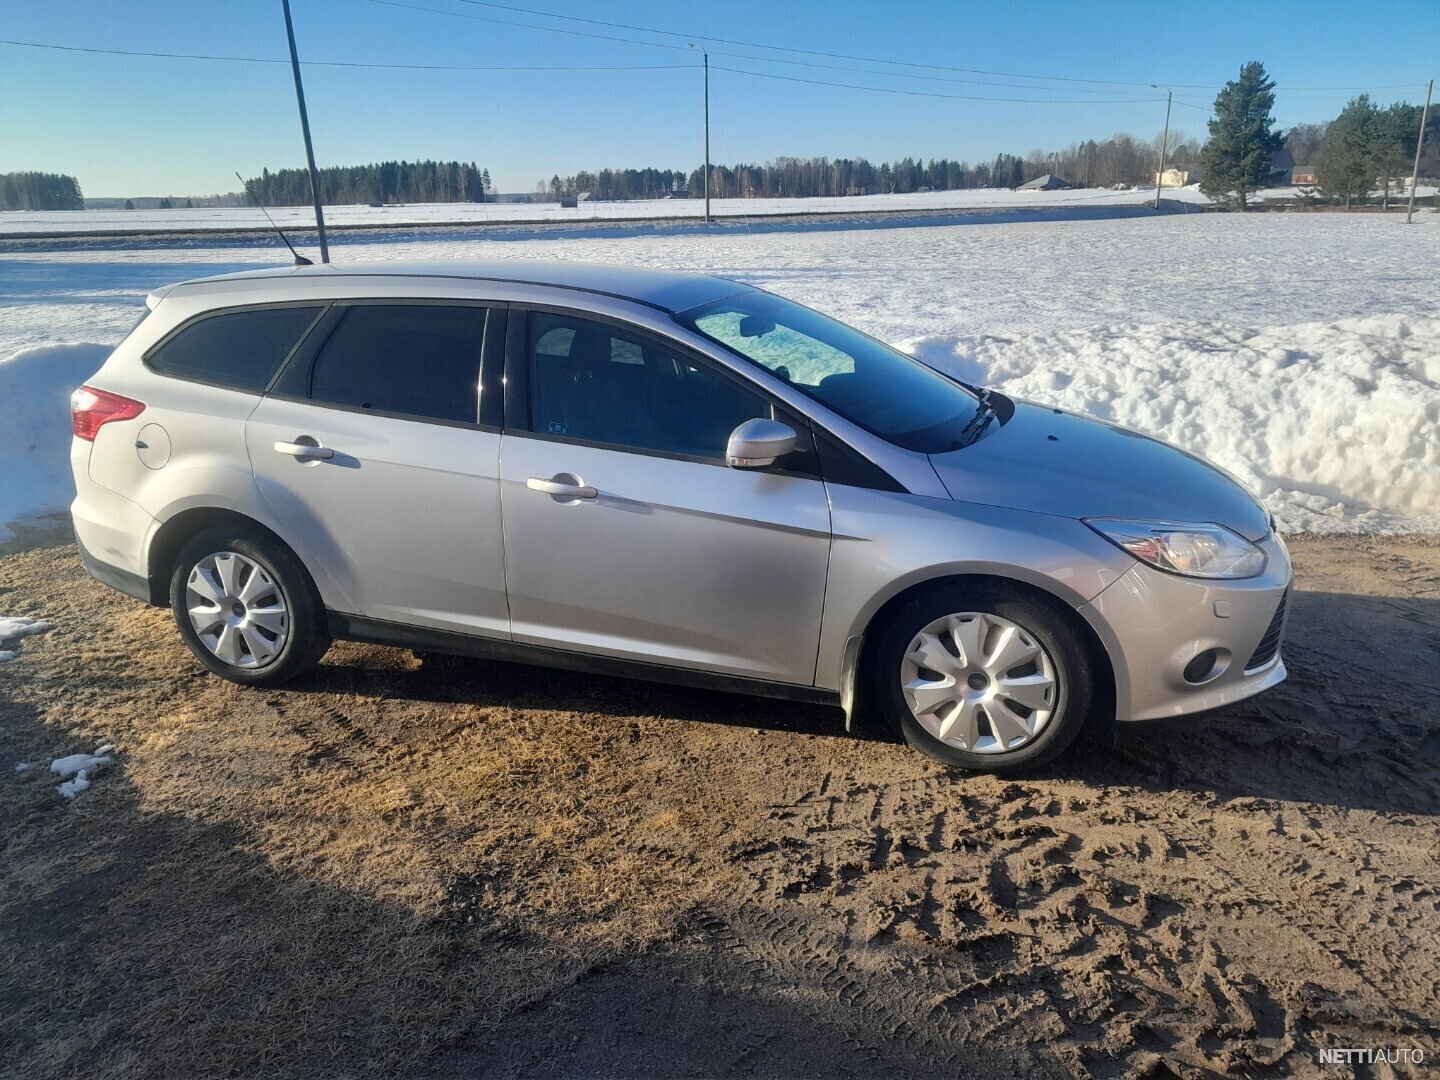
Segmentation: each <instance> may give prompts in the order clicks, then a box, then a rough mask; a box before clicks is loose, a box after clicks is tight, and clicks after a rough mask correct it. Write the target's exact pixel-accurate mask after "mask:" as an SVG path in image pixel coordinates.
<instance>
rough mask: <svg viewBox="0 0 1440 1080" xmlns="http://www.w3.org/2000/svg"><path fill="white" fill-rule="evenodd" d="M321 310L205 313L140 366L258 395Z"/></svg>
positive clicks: (317, 307) (306, 307) (305, 307)
mask: <svg viewBox="0 0 1440 1080" xmlns="http://www.w3.org/2000/svg"><path fill="white" fill-rule="evenodd" d="M324 309H325V308H324V305H323V304H316V305H313V306H312V305H303V306H296V307H278V308H254V309H250V310H247V311H228V312H221V313H219V314H215V315H208V316H205V317H204V318H201V319H200V320H198V321H196V322H192V323H190V324H189V325H187V326H184V327H181V328H180V330H178V331H177V332H176V333H174V334H172V335H171V336H170V337H168V338H166V339H165V340H164V341H162V342H161V343H160V344H159V345H158V346H156V347H155V348H154V349H152V350H151V352H150V354H149V355H148V356H146V357H145V363H146V364H147V365H148V366H149V367H150V369H151V370H152V371H158V372H159V373H160V374H162V375H174V376H177V377H178V378H182V379H194V380H197V381H199V382H205V383H213V384H214V385H216V386H225V387H229V388H231V389H234V390H251V391H256V392H259V391H261V390H264V389H265V387H267V386H269V385H270V380H271V379H273V378H274V377H275V373H276V372H277V371H279V370H280V365H281V364H283V363H284V362H285V358H286V357H287V356H289V355H290V353H291V351H292V350H293V349H294V348H295V346H296V345H298V344H299V343H300V339H301V338H303V337H304V336H305V332H306V331H307V330H309V329H310V327H311V326H312V325H313V324H314V322H315V320H316V318H318V317H319V315H320V313H321V312H322V311H324Z"/></svg>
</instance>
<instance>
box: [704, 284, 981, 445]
mask: <svg viewBox="0 0 1440 1080" xmlns="http://www.w3.org/2000/svg"><path fill="white" fill-rule="evenodd" d="M676 319H677V320H678V321H679V322H680V324H681V325H683V326H687V327H689V328H690V329H692V330H697V331H699V332H700V333H702V334H704V335H705V336H706V337H708V338H709V339H710V340H711V341H714V342H716V343H718V344H720V345H723V346H725V348H727V349H729V350H730V351H731V352H733V353H735V354H736V355H737V356H740V357H743V358H744V359H746V360H749V361H750V362H752V363H755V364H758V365H760V366H761V367H763V368H766V369H767V370H769V371H771V372H773V373H774V374H775V375H777V376H779V377H780V378H782V379H784V380H785V381H786V382H787V383H789V384H790V385H791V386H793V387H795V389H797V390H799V391H800V392H801V393H804V394H807V395H809V396H810V397H812V398H814V399H815V400H816V401H818V402H820V403H821V404H823V405H826V406H828V407H829V408H831V409H834V410H835V411H836V412H837V413H839V414H840V415H841V416H843V417H845V418H846V419H848V420H853V421H854V422H855V423H857V424H859V425H860V426H861V427H863V428H865V429H867V430H869V431H872V432H874V433H875V434H877V435H879V436H881V437H882V438H885V439H888V440H890V441H891V442H893V443H895V444H896V445H897V446H903V447H905V448H906V449H907V450H919V451H921V452H922V453H927V454H934V453H940V452H942V451H945V450H951V449H954V448H955V446H956V443H957V440H958V438H959V436H960V434H961V433H962V432H963V431H964V429H965V425H966V424H968V423H969V422H970V420H971V419H972V418H973V417H974V416H975V412H976V408H977V399H976V397H975V395H974V394H972V393H971V392H970V391H969V390H966V389H965V388H964V387H962V386H961V385H960V384H959V383H957V382H955V381H953V380H951V379H947V378H946V377H945V376H943V375H941V374H940V373H939V372H937V371H934V370H932V369H930V368H928V367H926V366H925V365H924V364H921V363H920V362H919V361H917V360H914V359H912V358H911V357H908V356H906V355H905V354H904V353H901V352H897V351H896V350H894V349H892V348H890V347H889V346H888V345H883V344H881V343H880V342H878V341H876V340H875V339H874V338H871V337H866V336H865V335H864V334H862V333H861V332H860V331H858V330H856V329H854V328H853V327H850V326H846V325H845V324H844V323H841V322H836V321H835V320H834V319H831V318H828V317H827V316H825V315H821V314H820V313H819V312H818V311H811V310H810V309H809V308H807V307H801V306H800V305H799V304H795V303H791V302H790V301H789V300H783V299H781V298H780V297H778V296H772V295H771V294H769V293H763V292H749V293H742V294H740V295H739V296H732V297H727V298H726V299H724V300H720V301H717V302H715V303H713V304H706V305H704V306H702V307H698V308H693V309H691V310H690V311H686V312H682V313H680V314H679V315H677V316H676Z"/></svg>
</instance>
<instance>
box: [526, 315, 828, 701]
mask: <svg viewBox="0 0 1440 1080" xmlns="http://www.w3.org/2000/svg"><path fill="white" fill-rule="evenodd" d="M526 323H528V325H527V326H524V328H523V329H521V326H522V325H524V324H526ZM511 332H512V333H516V332H520V333H523V334H524V345H523V356H524V360H523V367H524V372H523V376H524V377H523V381H524V382H525V383H528V391H524V392H521V391H518V390H516V389H515V387H514V386H512V387H510V388H508V389H507V393H511V394H512V395H513V396H515V397H521V398H522V400H520V401H515V400H513V397H511V398H507V403H506V409H507V413H506V415H507V427H506V432H505V435H504V444H503V446H502V448H501V470H500V472H501V500H502V503H503V509H504V522H505V556H506V572H505V578H506V585H507V590H508V594H509V602H510V615H511V626H512V632H513V634H514V637H515V640H516V641H522V642H529V643H533V644H541V645H551V646H559V647H564V648H570V649H576V650H580V651H584V652H593V653H600V654H604V655H607V656H615V657H622V658H626V659H632V660H639V661H648V662H653V663H659V664H667V665H679V666H684V667H690V668H698V669H703V670H707V671H714V672H722V673H728V674H734V675H741V676H748V677H753V678H763V679H769V680H774V681H781V682H788V683H797V684H800V685H807V686H808V685H811V684H812V683H813V682H814V676H815V657H816V651H817V647H818V642H819V636H820V617H821V613H822V609H823V606H824V599H825V576H826V571H827V564H828V561H829V552H830V511H829V504H828V500H827V498H826V494H825V489H824V484H823V483H822V482H821V481H820V480H819V479H817V478H816V477H815V476H813V475H804V474H802V473H797V472H795V471H793V470H792V471H784V470H773V471H742V470H737V469H731V468H728V467H726V465H725V464H724V460H725V446H726V443H727V441H728V438H729V435H730V432H731V431H732V430H734V428H735V427H737V426H738V425H739V424H741V423H743V422H744V421H745V420H749V419H753V418H755V417H768V416H771V415H772V409H771V405H770V403H769V401H768V400H766V399H765V398H764V397H763V396H762V395H761V394H760V393H759V392H758V391H757V390H755V389H754V388H752V387H749V386H746V385H744V384H743V383H742V382H741V381H740V380H738V379H737V378H735V377H734V376H733V375H732V374H731V373H728V372H724V371H722V370H720V369H719V367H718V366H715V365H712V364H710V363H709V362H708V361H706V360H704V359H702V358H699V357H691V356H689V355H688V354H684V353H683V352H682V351H681V350H679V349H677V348H672V347H670V346H667V345H666V344H664V343H663V342H661V341H659V340H658V339H655V338H652V337H650V336H649V335H647V334H643V333H641V332H638V331H633V332H632V331H631V330H628V329H625V328H623V327H617V326H616V325H614V324H611V323H608V322H601V321H598V320H590V319H581V318H578V317H574V316H571V315H568V314H552V313H546V312H532V313H530V315H529V316H528V319H522V318H520V317H518V316H517V317H516V318H514V319H512V330H511ZM518 352H519V350H518V349H517V348H516V346H515V344H514V343H512V344H511V346H510V353H511V355H512V356H516V355H518ZM521 381H522V380H519V379H517V380H512V382H513V383H517V384H518V383H519V382H521ZM803 434H804V433H803V432H802V435H803ZM782 464H784V463H783V462H782Z"/></svg>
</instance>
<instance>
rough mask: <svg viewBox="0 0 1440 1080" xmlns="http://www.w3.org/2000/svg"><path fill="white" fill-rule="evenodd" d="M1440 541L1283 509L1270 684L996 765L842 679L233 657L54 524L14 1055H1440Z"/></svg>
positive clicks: (548, 1067) (528, 1065)
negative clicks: (798, 694)
mask: <svg viewBox="0 0 1440 1080" xmlns="http://www.w3.org/2000/svg"><path fill="white" fill-rule="evenodd" d="M1437 543H1440V542H1437V541H1436V540H1435V539H1405V540H1399V539H1374V538H1369V539H1333V538H1331V539H1302V540H1298V541H1296V542H1295V543H1294V544H1293V550H1294V554H1295V558H1296V565H1297V587H1298V590H1299V591H1298V592H1297V594H1296V596H1295V599H1294V601H1293V603H1294V607H1293V616H1292V621H1291V629H1290V636H1289V640H1288V641H1287V644H1286V648H1285V657H1286V661H1287V663H1288V664H1289V666H1290V669H1291V673H1292V675H1291V680H1290V681H1289V682H1288V683H1286V684H1285V685H1284V686H1283V687H1281V688H1279V689H1278V690H1276V691H1274V692H1272V693H1271V694H1269V695H1267V696H1265V697H1263V698H1260V699H1257V700H1255V701H1252V702H1248V703H1245V704H1242V705H1240V706H1238V707H1236V708H1234V709H1232V710H1230V711H1229V712H1228V713H1226V714H1224V715H1223V716H1221V717H1218V718H1211V719H1205V720H1199V721H1175V722H1170V723H1168V724H1166V725H1146V726H1143V727H1134V728H1124V729H1122V730H1120V731H1119V732H1118V733H1117V734H1115V735H1114V736H1112V737H1108V738H1101V739H1098V740H1097V739H1092V740H1090V741H1089V742H1088V743H1086V744H1085V745H1082V746H1081V747H1080V748H1079V751H1078V752H1077V753H1073V754H1071V755H1068V756H1067V757H1066V758H1064V759H1062V760H1061V761H1060V762H1059V763H1057V764H1055V765H1053V766H1051V767H1050V768H1048V769H1047V770H1046V771H1045V772H1044V773H1042V774H1038V775H1035V776H1030V777H1026V778H1022V779H1008V780H1001V779H995V778H990V777H975V776H965V775H962V774H957V773H951V772H949V771H947V770H945V769H943V768H941V767H939V766H937V765H934V764H932V763H930V762H928V761H927V760H926V759H924V758H921V757H919V756H917V755H915V754H913V753H911V752H909V751H907V750H905V749H904V748H903V747H901V746H898V745H893V744H889V743H885V742H879V741H862V740H856V739H851V738H847V737H845V736H844V735H843V733H842V732H841V730H840V724H839V721H838V714H837V713H832V712H830V711H828V710H825V709H819V708H810V707H801V706H795V705H791V704H784V703H776V702H766V701H756V700H749V699H745V698H740V697H732V696H728V695H723V694H713V693H702V692H697V691H689V690H679V689H672V688H666V687H655V686H646V685H642V684H636V683H629V682H624V681H621V680H610V679H602V678H594V677H587V676H579V675H571V674H563V673H554V672H546V671H540V670H536V669H532V668H524V667H507V666H503V665H496V664H487V663H481V662H478V661H468V660H443V661H430V662H421V661H419V660H417V659H416V658H414V657H413V656H412V655H411V654H409V653H405V652H400V651H396V650H388V649H380V648H372V647H367V646H357V645H342V646H337V647H336V648H335V649H334V650H333V651H332V652H331V654H330V656H329V658H328V659H327V661H326V663H325V664H324V665H322V667H321V668H320V670H319V671H318V672H317V673H316V674H315V675H313V676H312V677H309V678H307V679H306V680H305V681H303V682H302V683H299V684H297V685H295V686H294V687H293V688H289V689H286V690H284V691H280V692H274V691H272V692H249V691H243V690H240V689H238V688H236V687H234V686H230V685H228V684H226V683H223V682H221V681H219V680H216V679H213V678H210V677H207V676H204V675H202V674H201V673H200V669H199V668H198V666H197V665H196V664H194V663H193V662H192V661H191V660H190V658H189V657H188V655H187V654H186V653H185V652H184V650H183V648H182V647H181V645H180V643H179V639H178V637H177V636H176V634H175V631H174V628H173V626H172V625H171V623H170V621H169V616H168V613H166V612H163V611H155V610H148V609H145V608H142V607H140V606H139V605H137V604H135V603H134V602H132V601H130V600H128V599H126V598H124V597H121V596H118V595H116V594H114V593H111V592H109V591H108V590H106V589H104V588H103V587H101V586H99V585H96V584H94V583H92V582H90V581H89V580H88V579H87V578H85V577H84V575H83V573H82V571H81V569H80V566H79V563H78V560H77V558H76V554H75V550H74V548H73V546H71V545H70V543H69V542H68V540H67V539H66V538H65V537H64V536H63V534H53V533H52V534H48V535H47V534H42V535H35V536H31V537H29V538H28V539H24V540H22V541H21V542H18V543H16V544H12V545H10V548H9V549H8V551H0V612H4V613H6V614H13V615H31V616H43V617H46V618H49V619H52V620H53V621H54V623H55V627H54V629H53V630H52V631H51V632H50V633H49V634H48V635H45V636H43V637H37V638H30V639H27V640H26V641H25V642H24V643H23V645H22V647H21V651H20V656H19V658H18V659H17V660H16V661H14V662H12V663H9V664H5V665H0V828H3V845H4V846H3V853H0V1072H3V1073H4V1074H5V1075H7V1076H26V1077H60V1076H68V1075H76V1074H80V1073H85V1072H91V1071H94V1070H96V1069H99V1070H100V1071H102V1072H104V1073H106V1074H108V1075H114V1076H122V1077H139V1076H159V1075H197V1076H198V1075H239V1076H259V1075H266V1076H306V1077H325V1076H358V1075H387V1076H389V1075H400V1076H415V1077H421V1078H431V1077H437V1078H438V1077H452V1076H516V1075H523V1076H539V1075H559V1076H572V1077H580V1076H595V1075H606V1076H608V1075H620V1076H638V1075H667V1076H669V1075H713V1074H718V1073H734V1074H742V1075H759V1076H826V1077H828V1076H864V1077H870V1076H894V1075H914V1076H948V1077H954V1076H971V1075H973V1076H982V1077H991V1076H1034V1075H1052V1076H1099V1077H1111V1076H1127V1075H1140V1076H1169V1075H1172V1074H1176V1075H1181V1076H1191V1075H1195V1076H1210V1075H1221V1074H1244V1075H1270V1074H1288V1075H1307V1076H1308V1075H1347V1074H1348V1070H1345V1069H1338V1068H1336V1067H1333V1066H1322V1065H1320V1064H1318V1063H1317V1060H1318V1059H1317V1053H1318V1051H1319V1050H1320V1049H1322V1048H1328V1047H1355V1046H1364V1047H1415V1048H1420V1049H1421V1050H1423V1051H1424V1053H1425V1054H1426V1056H1427V1058H1428V1062H1427V1063H1426V1065H1424V1066H1423V1067H1421V1068H1420V1069H1412V1068H1410V1067H1407V1066H1397V1067H1394V1068H1392V1067H1391V1066H1378V1065H1377V1066H1375V1067H1373V1068H1372V1069H1370V1071H1369V1073H1368V1075H1379V1076H1383V1075H1390V1073H1391V1072H1398V1073H1399V1074H1412V1073H1413V1074H1416V1075H1420V1074H1423V1073H1425V1072H1426V1071H1428V1070H1432V1069H1433V1068H1434V1067H1435V1065H1434V1064H1433V1063H1434V1062H1437V1061H1440V944H1437V938H1440V708H1437V705H1436V702H1437V697H1440V546H1437ZM100 743H113V744H115V746H116V760H115V762H114V764H112V765H110V766H109V767H107V768H105V769H103V770H102V771H101V772H100V773H99V774H98V775H97V776H96V778H95V783H94V786H93V787H92V788H91V789H90V790H89V791H86V792H84V793H83V794H81V795H80V796H79V797H78V798H77V799H75V800H74V801H73V802H66V801H65V800H63V799H61V798H60V797H58V796H57V795H56V793H55V778H54V777H51V776H49V775H47V773H46V771H45V769H46V767H47V766H48V763H49V761H50V759H51V758H54V757H58V756H60V755H62V754H68V753H73V752H76V751H79V750H93V749H94V748H95V746H96V745H97V744H100ZM22 762H23V763H33V767H32V768H30V769H28V770H27V771H23V772H12V767H13V765H14V764H16V763H22ZM1361 1072H1362V1074H1366V1073H1365V1070H1364V1069H1363V1068H1362V1070H1361Z"/></svg>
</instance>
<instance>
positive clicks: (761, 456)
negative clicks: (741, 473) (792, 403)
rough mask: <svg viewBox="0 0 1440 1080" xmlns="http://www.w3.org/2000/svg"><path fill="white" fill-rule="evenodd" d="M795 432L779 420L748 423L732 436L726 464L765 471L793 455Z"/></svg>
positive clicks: (736, 430)
mask: <svg viewBox="0 0 1440 1080" xmlns="http://www.w3.org/2000/svg"><path fill="white" fill-rule="evenodd" d="M797 438H798V437H797V436H796V434H795V429H794V428H792V427H790V425H789V424H782V423H781V422H780V421H779V420H761V419H755V420H746V421H745V422H744V423H743V424H741V425H740V426H739V427H737V428H736V429H735V430H734V431H732V432H731V433H730V445H729V446H728V447H726V449H725V464H727V465H729V466H730V467H731V468H732V469H764V468H768V467H769V466H771V465H774V464H775V462H776V461H777V460H778V459H780V458H782V457H784V456H785V455H786V454H789V453H793V452H794V450H795V444H796V440H797Z"/></svg>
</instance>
